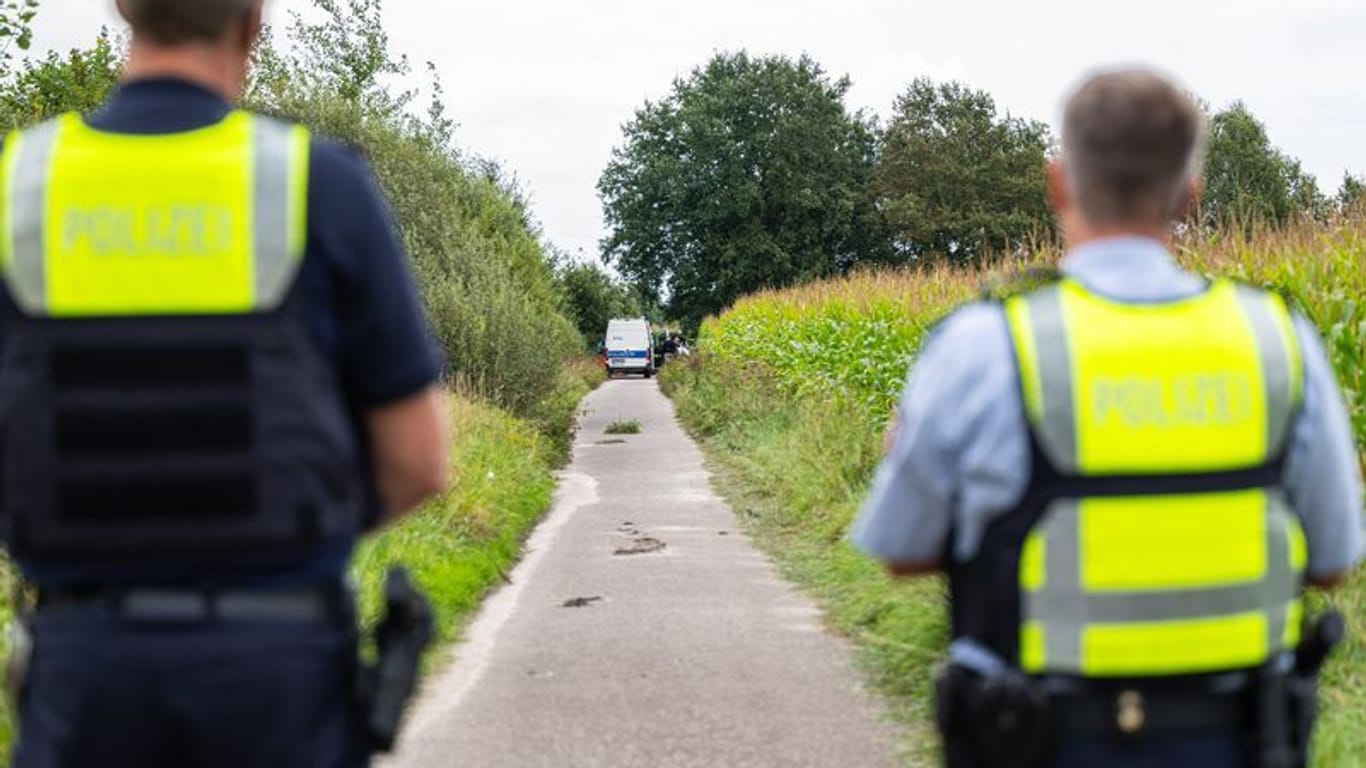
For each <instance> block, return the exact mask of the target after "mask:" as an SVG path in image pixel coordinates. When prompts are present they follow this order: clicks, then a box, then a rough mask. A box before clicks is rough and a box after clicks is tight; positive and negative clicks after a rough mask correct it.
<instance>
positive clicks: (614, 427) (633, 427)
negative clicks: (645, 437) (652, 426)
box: [603, 421, 641, 435]
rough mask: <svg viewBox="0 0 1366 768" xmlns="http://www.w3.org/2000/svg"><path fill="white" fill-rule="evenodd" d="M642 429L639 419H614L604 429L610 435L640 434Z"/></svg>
mask: <svg viewBox="0 0 1366 768" xmlns="http://www.w3.org/2000/svg"><path fill="white" fill-rule="evenodd" d="M640 430H641V426H640V422H639V421H614V422H612V423H611V424H608V425H607V429H605V430H603V431H604V432H605V433H607V434H609V435H638V434H640Z"/></svg>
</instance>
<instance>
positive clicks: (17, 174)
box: [5, 120, 61, 315]
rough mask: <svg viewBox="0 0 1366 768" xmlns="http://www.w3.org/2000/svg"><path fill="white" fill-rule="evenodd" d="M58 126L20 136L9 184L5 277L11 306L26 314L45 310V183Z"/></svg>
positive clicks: (49, 124) (45, 126)
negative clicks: (9, 236) (9, 237)
mask: <svg viewBox="0 0 1366 768" xmlns="http://www.w3.org/2000/svg"><path fill="white" fill-rule="evenodd" d="M60 131H61V122H60V121H58V120H53V121H50V122H47V123H43V124H42V125H39V126H36V127H34V128H32V129H30V130H28V131H25V132H24V133H23V134H22V138H21V139H20V140H19V146H18V147H17V148H16V151H17V152H18V153H19V155H18V157H17V158H16V159H15V164H14V176H13V177H12V178H11V179H10V180H9V183H10V188H9V189H8V190H6V191H7V193H8V196H9V201H10V203H9V205H10V210H9V216H10V228H11V231H12V233H13V238H14V239H13V240H12V241H11V242H10V254H11V256H12V259H13V261H12V263H11V264H10V266H9V270H8V272H7V274H6V275H5V279H6V282H7V284H8V285H9V290H10V293H11V294H12V295H13V296H14V301H15V303H16V304H17V305H18V306H19V308H20V309H21V310H23V311H24V312H25V313H27V314H32V315H41V314H43V313H44V311H45V310H46V307H47V266H46V265H47V259H46V257H47V215H46V209H47V182H48V176H49V174H50V173H51V171H52V154H53V152H52V151H53V148H54V147H55V146H56V144H57V136H58V134H59V133H60Z"/></svg>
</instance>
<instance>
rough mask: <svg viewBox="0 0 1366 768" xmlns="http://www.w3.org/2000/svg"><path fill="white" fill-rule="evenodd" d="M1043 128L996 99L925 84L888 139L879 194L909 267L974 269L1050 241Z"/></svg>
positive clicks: (908, 99)
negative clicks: (983, 259)
mask: <svg viewBox="0 0 1366 768" xmlns="http://www.w3.org/2000/svg"><path fill="white" fill-rule="evenodd" d="M1051 143H1052V140H1051V138H1050V136H1049V131H1048V127H1047V126H1045V125H1044V124H1043V123H1040V122H1036V121H1029V120H1021V119H1019V118H1014V117H1011V116H1009V115H1005V116H1001V115H999V114H998V112H997V109H996V102H995V100H993V99H992V97H991V94H989V93H987V92H985V91H975V90H972V89H969V88H967V87H965V86H963V85H961V84H959V83H945V84H942V85H936V84H935V83H933V82H931V81H929V80H926V79H919V80H916V81H915V82H914V83H912V84H911V86H910V88H909V89H908V90H907V91H906V93H905V94H903V95H902V96H901V97H900V98H898V99H897V101H896V107H895V110H894V113H893V116H892V119H891V122H890V123H889V124H888V125H887V128H886V130H885V131H884V132H883V134H882V147H881V156H880V157H879V159H878V163H877V167H876V169H875V170H874V172H873V189H874V191H875V193H876V195H877V200H878V206H879V208H880V210H881V211H882V213H883V215H884V216H885V217H886V221H887V224H888V225H889V226H890V229H891V234H892V237H893V238H894V240H895V247H896V252H897V253H898V254H899V255H900V256H901V257H902V258H909V259H917V260H918V259H924V258H927V257H929V256H931V255H935V254H938V255H942V256H947V257H949V258H951V259H952V260H954V261H971V260H975V259H977V258H978V257H980V256H982V255H984V254H987V253H1001V252H1006V251H1010V250H1014V249H1015V248H1016V247H1018V246H1019V245H1021V244H1022V243H1024V242H1025V241H1026V240H1028V239H1029V238H1031V237H1033V236H1047V235H1048V234H1050V233H1051V232H1052V227H1053V222H1052V215H1051V213H1050V212H1049V208H1048V181H1047V175H1046V173H1045V170H1044V169H1045V165H1046V163H1047V153H1048V150H1049V146H1050V144H1051Z"/></svg>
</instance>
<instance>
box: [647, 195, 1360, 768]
mask: <svg viewBox="0 0 1366 768" xmlns="http://www.w3.org/2000/svg"><path fill="white" fill-rule="evenodd" d="M1181 257H1182V259H1183V260H1184V261H1185V263H1186V264H1187V265H1188V266H1189V267H1191V268H1193V269H1196V270H1199V271H1201V272H1203V273H1206V274H1210V275H1229V276H1233V277H1236V278H1238V279H1241V280H1245V281H1249V282H1252V283H1256V284H1259V285H1264V286H1267V287H1270V288H1274V289H1276V290H1278V291H1280V292H1282V293H1283V294H1285V295H1286V296H1288V297H1289V298H1290V299H1291V300H1292V301H1293V302H1294V303H1295V305H1296V306H1298V307H1299V309H1300V310H1301V311H1303V312H1304V313H1305V314H1306V315H1307V316H1308V317H1309V318H1310V319H1312V320H1313V322H1314V323H1315V324H1316V325H1317V326H1318V327H1319V328H1320V329H1321V330H1322V332H1323V335H1324V337H1325V340H1326V343H1327V346H1328V349H1329V352H1330V354H1331V356H1332V360H1333V365H1334V367H1335V368H1336V370H1337V374H1338V377H1339V379H1340V381H1341V383H1342V385H1343V388H1344V390H1345V393H1346V397H1347V400H1348V405H1349V408H1350V410H1351V414H1352V418H1353V422H1354V425H1355V428H1356V434H1357V436H1358V439H1359V440H1360V441H1361V442H1362V444H1363V446H1366V302H1363V299H1362V297H1363V296H1366V220H1363V219H1361V218H1356V219H1352V218H1349V217H1346V218H1342V219H1339V220H1336V221H1334V222H1333V223H1327V224H1319V223H1314V222H1312V221H1306V222H1304V223H1302V224H1299V225H1295V226H1291V227H1289V228H1286V229H1280V230H1259V231H1257V232H1256V233H1254V234H1253V235H1251V236H1250V237H1249V236H1245V235H1244V233H1243V232H1241V231H1239V232H1238V233H1237V234H1228V235H1216V236H1200V237H1198V238H1192V239H1188V240H1186V241H1185V242H1183V243H1182V244H1181ZM1055 259H1056V253H1054V252H1052V251H1051V250H1050V249H1043V250H1042V251H1041V252H1040V253H1039V254H1038V255H1037V256H1033V257H1030V260H1031V261H1035V262H1037V263H1047V262H1050V261H1054V260H1055ZM1019 269H1020V266H1007V267H1003V268H1001V269H1000V270H998V271H996V272H992V271H987V270H982V269H956V268H950V267H947V266H944V265H940V266H934V267H930V268H925V269H919V270H904V271H880V272H865V273H858V274H855V275H852V276H850V277H846V278H841V279H836V280H832V281H826V282H820V283H815V284H810V285H807V286H804V287H800V288H794V289H790V290H786V291H773V292H764V293H759V294H757V295H753V296H750V297H748V298H745V299H742V300H741V301H739V302H738V303H737V304H736V305H735V306H734V307H733V308H732V309H731V310H730V311H728V312H726V313H724V314H722V315H721V316H720V317H719V318H715V319H712V320H709V321H708V322H707V323H706V324H705V325H704V326H703V329H702V334H701V343H700V350H699V352H700V353H699V354H698V355H696V356H694V357H693V358H691V359H689V360H688V361H686V362H684V363H683V364H680V365H675V366H670V367H668V368H666V369H665V370H664V372H663V375H662V377H661V382H662V384H663V385H664V387H665V388H666V390H667V391H668V392H669V393H670V394H671V395H672V396H673V398H674V399H675V401H676V402H677V404H678V407H679V413H680V416H681V418H682V420H683V421H684V423H685V424H686V425H687V427H688V428H689V429H690V430H691V431H692V432H693V434H695V435H697V436H698V437H699V438H700V439H701V441H702V443H703V445H704V447H705V449H706V451H707V453H708V456H709V458H710V461H711V463H712V464H713V466H714V468H715V469H716V470H718V476H719V478H720V485H721V490H722V491H723V492H724V493H725V494H726V495H727V496H728V497H729V499H730V501H731V502H732V503H733V505H734V507H735V509H736V511H737V513H738V514H739V515H740V517H741V518H742V519H743V520H744V521H745V522H746V523H747V525H748V526H749V527H750V528H751V529H752V530H753V531H754V533H755V534H756V538H757V539H758V541H759V542H760V543H761V544H762V545H763V546H764V547H765V548H766V549H767V550H768V551H769V552H770V553H771V554H772V555H773V556H774V558H775V559H776V560H777V562H778V563H779V564H780V566H781V567H782V569H783V571H784V572H785V574H786V575H787V576H788V577H790V578H792V579H793V580H795V581H796V582H797V583H799V584H801V585H802V586H803V587H804V588H805V589H806V590H807V591H809V592H810V593H811V594H813V595H814V596H815V597H816V598H817V599H818V600H819V601H820V602H821V604H822V606H823V607H824V609H825V612H826V615H827V616H828V618H829V621H830V623H831V624H832V625H833V626H834V627H835V628H836V629H838V630H839V631H840V632H842V633H844V634H846V635H848V636H850V637H851V638H853V639H854V640H855V641H856V643H857V645H858V646H859V648H860V649H861V651H860V658H861V660H862V664H863V667H864V668H865V669H866V670H867V672H868V675H869V677H870V679H871V681H872V682H873V684H874V685H875V687H876V688H878V689H879V690H881V691H883V692H884V693H886V694H888V698H889V700H890V701H891V702H893V706H894V709H895V711H896V713H897V714H898V715H899V716H900V717H901V718H903V719H904V720H905V722H907V723H908V724H909V725H910V732H911V736H910V737H909V738H908V739H907V748H908V750H909V751H912V752H916V753H917V754H918V756H919V758H921V759H922V760H924V759H927V758H928V753H926V752H925V751H924V750H925V748H924V747H916V746H914V745H916V744H924V743H926V740H925V738H926V736H927V735H929V734H930V732H931V726H930V721H929V700H930V690H929V681H930V677H931V670H932V668H933V666H934V665H935V664H936V663H938V661H939V660H940V659H941V658H942V656H943V651H944V648H945V645H946V643H947V639H948V638H947V625H946V618H947V617H946V611H945V608H946V603H945V600H946V592H945V586H944V584H943V582H942V581H940V580H936V579H926V580H920V581H914V582H900V583H898V582H894V581H892V580H891V579H889V578H888V577H886V576H885V575H884V574H883V573H882V571H881V569H880V568H879V567H878V566H877V565H876V564H874V563H873V562H871V561H869V560H868V559H866V558H864V557H863V556H861V555H860V554H858V553H857V552H855V551H854V550H853V549H852V548H851V547H850V546H849V545H848V544H847V543H846V542H845V538H844V537H845V533H846V531H847V529H848V526H849V523H850V522H851V520H852V518H853V516H854V514H855V513H856V512H857V509H858V506H859V504H860V502H861V501H862V499H863V498H864V496H865V494H866V492H867V489H868V485H869V482H870V480H871V477H872V473H873V470H874V469H875V467H876V464H877V461H878V459H879V457H880V443H881V435H882V430H883V427H884V426H885V424H886V423H887V420H888V419H889V417H890V416H891V414H892V409H893V407H894V404H895V402H896V398H897V394H898V393H899V392H900V390H901V387H902V384H903V380H904V377H905V373H906V368H907V366H908V364H909V363H910V361H911V360H912V359H913V358H914V356H915V353H916V350H917V348H918V347H919V345H920V344H921V343H922V341H923V340H924V338H925V335H926V334H927V333H928V332H929V331H930V329H931V328H933V326H934V324H935V323H936V322H937V321H938V320H939V319H940V318H941V317H943V316H944V314H945V313H946V312H948V311H949V310H950V309H951V308H952V307H954V306H955V305H957V304H959V303H961V302H963V301H966V300H970V299H973V298H974V297H976V296H978V295H979V293H980V289H981V286H982V285H984V284H986V283H988V282H990V281H991V280H992V279H993V278H997V277H1000V276H1001V275H1002V274H1009V273H1012V272H1017V271H1018V270H1019ZM1314 599H1315V602H1316V603H1319V604H1322V603H1323V602H1324V601H1325V600H1327V601H1331V602H1332V603H1334V604H1336V605H1338V606H1339V607H1340V608H1341V609H1342V610H1343V612H1344V613H1345V614H1346V615H1347V617H1348V620H1349V622H1350V623H1351V625H1352V639H1351V641H1350V642H1349V644H1348V645H1347V646H1346V648H1345V649H1343V650H1342V651H1341V652H1340V653H1339V654H1338V656H1337V657H1336V659H1335V660H1334V661H1333V663H1332V664H1331V666H1330V667H1329V669H1328V672H1327V675H1326V679H1325V682H1326V689H1325V691H1324V717H1323V720H1322V722H1321V726H1320V730H1319V754H1318V758H1317V761H1316V765H1317V766H1321V767H1323V768H1328V767H1330V766H1348V765H1354V764H1355V760H1356V758H1357V757H1358V756H1360V755H1361V754H1366V576H1363V574H1360V573H1358V574H1357V575H1356V576H1355V577H1354V578H1353V579H1352V580H1351V581H1350V582H1349V583H1348V585H1347V586H1346V587H1345V588H1344V589H1342V590H1341V591H1339V592H1337V593H1335V594H1333V595H1331V596H1328V597H1327V598H1325V597H1324V596H1321V595H1316V596H1315V598H1314Z"/></svg>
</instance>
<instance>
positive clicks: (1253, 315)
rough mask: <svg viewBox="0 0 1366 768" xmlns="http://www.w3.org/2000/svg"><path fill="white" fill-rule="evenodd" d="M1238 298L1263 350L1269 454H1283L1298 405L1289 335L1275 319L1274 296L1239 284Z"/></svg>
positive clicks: (1267, 446) (1267, 448) (1295, 372)
mask: <svg viewBox="0 0 1366 768" xmlns="http://www.w3.org/2000/svg"><path fill="white" fill-rule="evenodd" d="M1238 302H1239V304H1241V305H1242V307H1243V311H1244V312H1245V313H1246V314H1247V319H1248V322H1249V323H1251V325H1252V329H1253V332H1254V333H1255V334H1256V335H1257V348H1258V349H1259V350H1260V351H1261V358H1262V375H1263V377H1264V380H1265V382H1266V429H1267V435H1266V450H1267V455H1268V456H1280V455H1281V454H1282V453H1283V451H1284V449H1285V447H1286V441H1287V440H1288V439H1289V437H1290V425H1291V422H1293V421H1294V417H1295V413H1296V411H1297V409H1298V407H1299V403H1297V402H1295V401H1294V384H1293V382H1294V380H1295V378H1296V376H1297V374H1298V372H1297V371H1294V370H1292V369H1291V365H1293V363H1292V362H1291V355H1290V350H1288V349H1286V339H1285V336H1283V335H1282V334H1281V329H1280V324H1279V323H1278V322H1277V321H1276V316H1275V314H1274V313H1275V311H1276V309H1275V308H1274V307H1273V305H1272V303H1271V298H1270V297H1269V296H1268V295H1266V294H1265V293H1263V292H1261V291H1258V290H1256V289H1253V288H1247V287H1244V286H1239V287H1238Z"/></svg>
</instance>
